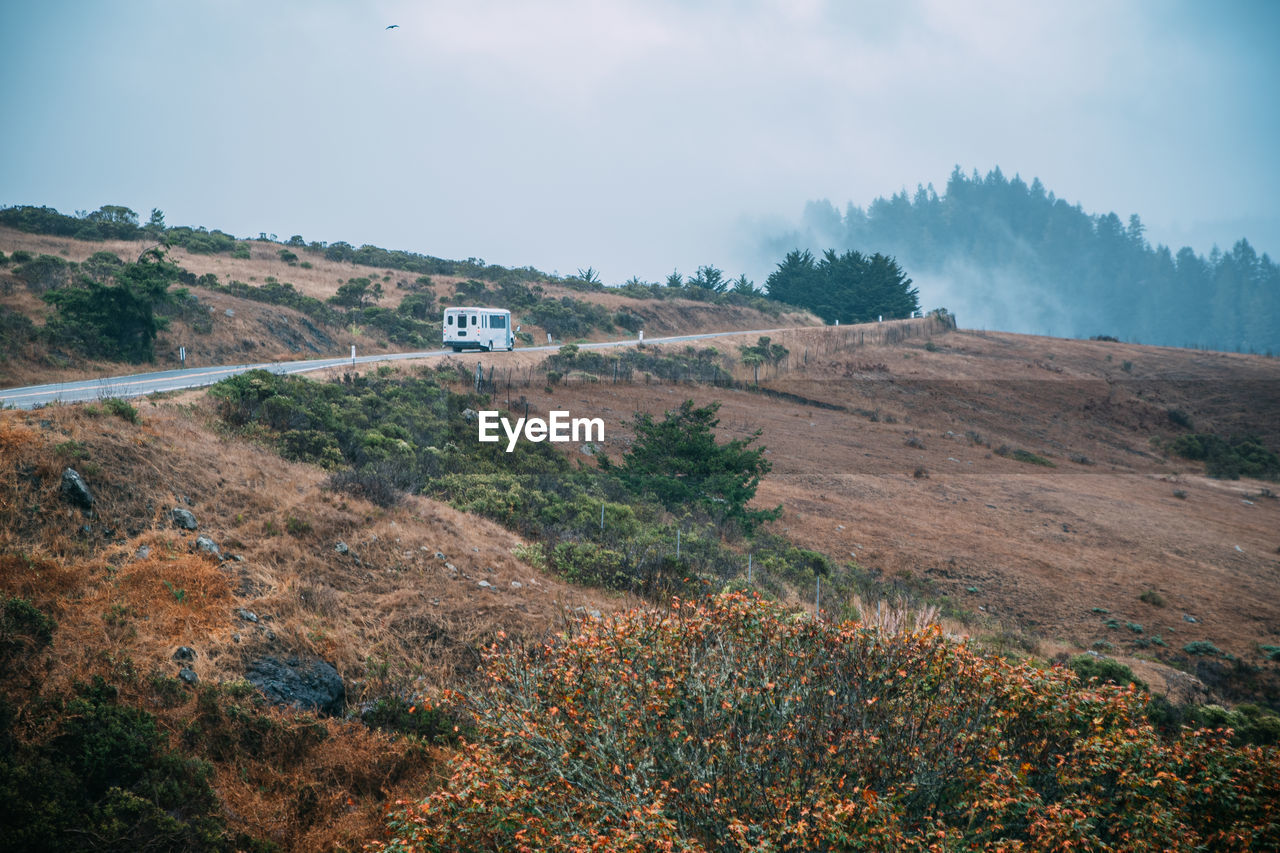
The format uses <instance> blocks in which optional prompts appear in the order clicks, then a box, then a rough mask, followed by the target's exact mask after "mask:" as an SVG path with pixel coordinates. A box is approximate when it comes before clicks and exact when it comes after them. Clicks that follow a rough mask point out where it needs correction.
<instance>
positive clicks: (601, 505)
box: [600, 501, 604, 533]
mask: <svg viewBox="0 0 1280 853" xmlns="http://www.w3.org/2000/svg"><path fill="white" fill-rule="evenodd" d="M600 532H601V533H604V501H601V502H600Z"/></svg>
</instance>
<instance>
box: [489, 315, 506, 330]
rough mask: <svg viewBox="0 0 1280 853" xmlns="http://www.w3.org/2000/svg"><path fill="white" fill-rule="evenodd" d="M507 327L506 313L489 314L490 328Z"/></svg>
mask: <svg viewBox="0 0 1280 853" xmlns="http://www.w3.org/2000/svg"><path fill="white" fill-rule="evenodd" d="M506 327H507V316H506V315H505V314H491V315H490V316H489V328H490V329H505V328H506Z"/></svg>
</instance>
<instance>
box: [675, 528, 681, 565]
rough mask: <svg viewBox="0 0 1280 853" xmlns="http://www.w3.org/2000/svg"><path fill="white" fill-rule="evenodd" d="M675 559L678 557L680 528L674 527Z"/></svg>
mask: <svg viewBox="0 0 1280 853" xmlns="http://www.w3.org/2000/svg"><path fill="white" fill-rule="evenodd" d="M676 559H677V560H678V559H680V528H679V527H677V528H676Z"/></svg>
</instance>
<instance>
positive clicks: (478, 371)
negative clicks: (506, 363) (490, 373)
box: [476, 361, 484, 394]
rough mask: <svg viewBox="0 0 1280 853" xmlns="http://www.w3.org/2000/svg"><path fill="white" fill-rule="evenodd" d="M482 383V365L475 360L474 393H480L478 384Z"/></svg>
mask: <svg viewBox="0 0 1280 853" xmlns="http://www.w3.org/2000/svg"><path fill="white" fill-rule="evenodd" d="M483 384H484V367H483V366H482V365H481V364H480V362H478V361H477V362H476V393H477V394H479V393H480V386H481V385H483Z"/></svg>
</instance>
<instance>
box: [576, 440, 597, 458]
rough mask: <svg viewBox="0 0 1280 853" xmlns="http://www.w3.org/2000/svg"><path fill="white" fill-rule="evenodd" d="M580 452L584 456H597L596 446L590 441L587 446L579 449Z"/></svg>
mask: <svg viewBox="0 0 1280 853" xmlns="http://www.w3.org/2000/svg"><path fill="white" fill-rule="evenodd" d="M578 452H579V453H581V454H582V455H583V456H595V455H596V446H595V445H594V444H592V443H591V442H589V441H588V442H587V443H586V444H584V445H582V446H581V447H579V448H578Z"/></svg>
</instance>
